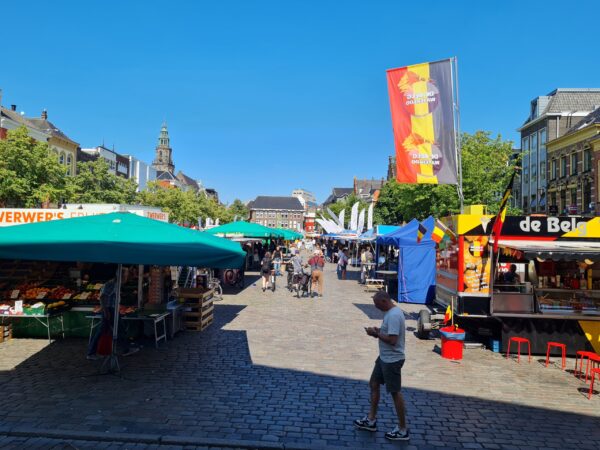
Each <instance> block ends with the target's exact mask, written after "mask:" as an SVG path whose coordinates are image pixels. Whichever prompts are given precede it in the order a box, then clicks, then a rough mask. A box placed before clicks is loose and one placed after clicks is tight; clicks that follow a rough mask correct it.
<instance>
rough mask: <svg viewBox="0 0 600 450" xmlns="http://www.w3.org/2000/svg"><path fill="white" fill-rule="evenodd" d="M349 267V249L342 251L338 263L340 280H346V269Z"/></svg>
mask: <svg viewBox="0 0 600 450" xmlns="http://www.w3.org/2000/svg"><path fill="white" fill-rule="evenodd" d="M347 266H348V249H346V248H345V249H344V250H342V251H340V253H339V258H338V263H337V274H338V280H345V279H346V267H347Z"/></svg>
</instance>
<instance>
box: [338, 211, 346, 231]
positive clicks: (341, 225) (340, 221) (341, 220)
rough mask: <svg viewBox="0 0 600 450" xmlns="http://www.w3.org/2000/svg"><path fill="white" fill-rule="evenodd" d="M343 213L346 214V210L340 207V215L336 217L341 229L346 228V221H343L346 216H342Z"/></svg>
mask: <svg viewBox="0 0 600 450" xmlns="http://www.w3.org/2000/svg"><path fill="white" fill-rule="evenodd" d="M345 215H346V210H345V209H342V210H341V211H340V217H339V219H338V223H339V225H340V227H342V229H345V228H346V222H345V219H346V218H345V217H344V216H345Z"/></svg>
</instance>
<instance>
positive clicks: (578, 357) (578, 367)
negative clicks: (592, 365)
mask: <svg viewBox="0 0 600 450" xmlns="http://www.w3.org/2000/svg"><path fill="white" fill-rule="evenodd" d="M594 355H595V353H594V352H588V351H587V350H579V351H578V352H577V353H576V354H575V370H574V371H573V375H575V376H576V377H577V378H581V375H582V374H583V360H584V359H586V358H588V364H589V357H590V356H594ZM585 371H586V375H587V372H588V367H587V366H586V370H585Z"/></svg>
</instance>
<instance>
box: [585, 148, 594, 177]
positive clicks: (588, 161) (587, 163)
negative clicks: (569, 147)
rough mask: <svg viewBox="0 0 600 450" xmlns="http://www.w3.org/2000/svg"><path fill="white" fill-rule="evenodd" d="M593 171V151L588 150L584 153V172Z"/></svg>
mask: <svg viewBox="0 0 600 450" xmlns="http://www.w3.org/2000/svg"><path fill="white" fill-rule="evenodd" d="M589 170H592V149H590V148H586V149H585V150H584V151H583V171H584V172H587V171H589Z"/></svg>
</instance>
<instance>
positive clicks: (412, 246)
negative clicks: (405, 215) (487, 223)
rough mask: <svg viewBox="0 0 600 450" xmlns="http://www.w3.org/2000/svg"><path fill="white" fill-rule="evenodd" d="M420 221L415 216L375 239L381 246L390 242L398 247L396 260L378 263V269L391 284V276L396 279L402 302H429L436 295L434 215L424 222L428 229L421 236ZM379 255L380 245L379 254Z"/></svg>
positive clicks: (394, 247)
mask: <svg viewBox="0 0 600 450" xmlns="http://www.w3.org/2000/svg"><path fill="white" fill-rule="evenodd" d="M420 225H421V223H420V222H419V221H418V220H416V219H413V220H411V221H410V222H409V223H407V224H406V225H404V226H403V227H401V228H399V229H397V230H395V231H392V232H391V233H388V234H385V235H383V236H379V237H377V240H376V242H377V244H378V247H379V246H389V247H392V248H393V249H395V250H396V251H397V256H395V264H387V265H385V266H384V267H378V269H377V270H376V273H377V272H378V273H379V274H380V275H381V276H382V278H385V279H386V280H387V284H388V285H389V284H390V281H389V280H390V279H397V294H398V296H397V299H398V301H399V302H404V303H420V304H426V303H430V302H432V301H433V298H434V296H435V242H434V241H433V240H432V239H431V232H432V231H433V228H434V219H433V218H432V217H429V218H427V219H426V220H424V221H423V222H422V226H423V227H424V229H425V230H426V232H425V233H424V234H423V235H422V236H421V237H420V238H419V226H420ZM389 253H390V252H389V251H388V254H389ZM379 255H380V251H379V248H378V251H377V256H376V257H377V258H379ZM394 266H395V267H394Z"/></svg>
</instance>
